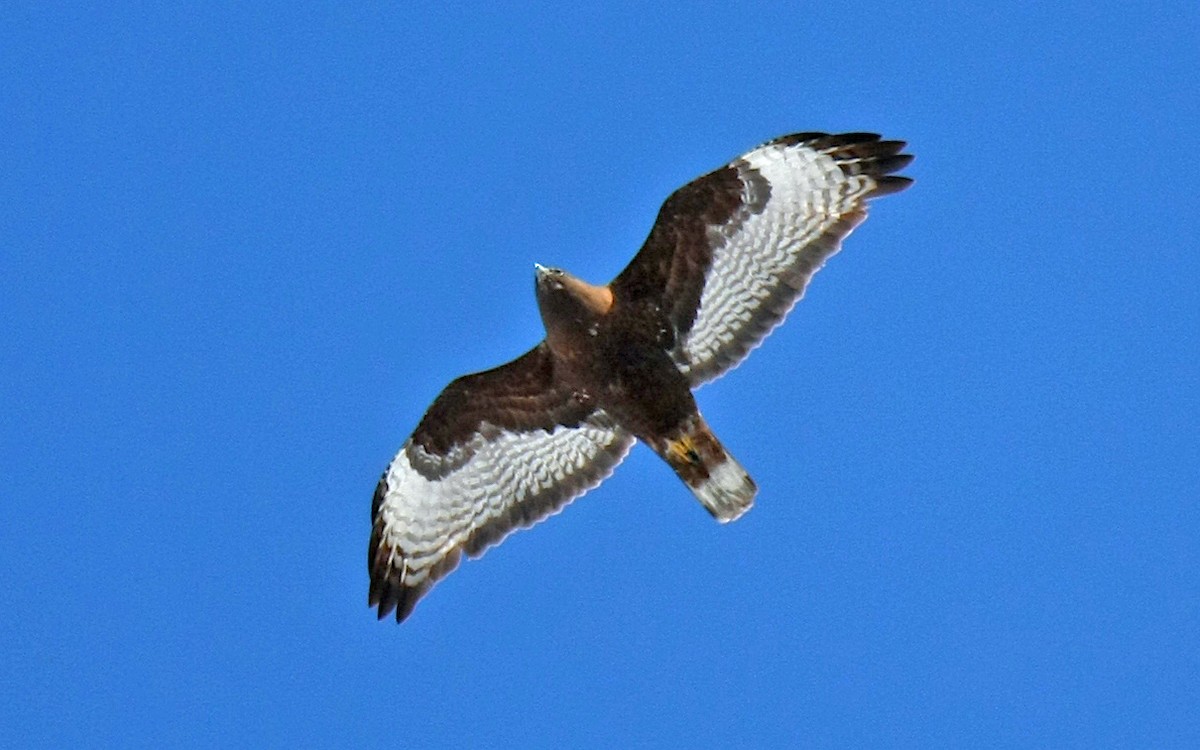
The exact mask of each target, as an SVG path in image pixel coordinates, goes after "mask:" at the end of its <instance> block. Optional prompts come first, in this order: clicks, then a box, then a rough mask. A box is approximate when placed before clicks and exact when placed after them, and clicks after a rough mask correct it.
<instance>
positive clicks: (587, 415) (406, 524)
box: [367, 343, 633, 622]
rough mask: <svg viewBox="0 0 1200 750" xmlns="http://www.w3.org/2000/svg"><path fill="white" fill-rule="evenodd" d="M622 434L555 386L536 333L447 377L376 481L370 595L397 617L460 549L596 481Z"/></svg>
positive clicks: (485, 541)
mask: <svg viewBox="0 0 1200 750" xmlns="http://www.w3.org/2000/svg"><path fill="white" fill-rule="evenodd" d="M632 444H633V437H632V436H630V435H629V434H628V433H626V432H625V431H624V430H621V429H620V428H618V427H617V426H616V425H615V424H614V423H613V422H612V421H611V420H610V419H609V418H608V416H607V415H606V414H605V413H604V412H602V411H595V410H593V409H592V408H591V407H590V406H586V405H584V404H582V403H580V402H579V401H577V400H576V399H574V398H573V397H572V395H571V393H570V392H569V391H567V390H565V389H563V388H561V387H559V385H558V384H557V382H556V380H555V378H554V372H553V365H552V362H551V359H550V356H549V354H548V352H547V351H546V347H545V344H544V343H543V344H540V345H538V346H537V347H536V348H534V349H532V350H530V351H529V352H527V353H526V354H525V355H524V356H522V357H520V358H519V359H516V360H514V361H512V362H510V363H508V364H507V365H504V366H502V367H498V368H496V369H494V370H489V371H487V372H481V373H476V374H474V375H467V376H465V377H462V378H459V379H458V380H455V381H454V382H453V383H451V384H450V385H449V386H447V387H446V389H445V390H443V391H442V393H441V395H439V396H438V397H437V399H436V400H435V401H434V403H433V405H432V406H431V407H430V408H429V411H428V412H426V414H425V417H424V418H423V419H422V420H421V423H420V424H419V425H418V426H417V429H416V431H415V432H414V433H413V435H412V437H411V438H409V439H408V441H407V442H406V443H405V444H404V447H403V448H401V449H400V452H399V453H398V454H397V455H396V458H395V459H393V460H392V463H391V465H390V466H388V469H387V471H386V472H384V474H383V478H382V479H380V480H379V486H378V487H377V488H376V490H375V500H374V502H373V503H372V504H371V519H372V524H373V525H372V530H371V544H370V547H369V549H368V552H367V567H368V570H369V571H370V574H371V588H370V594H369V603H370V606H373V607H374V606H378V607H379V617H380V619H383V618H384V617H386V616H387V615H388V613H390V612H391V611H392V610H395V612H396V621H397V622H399V621H401V620H403V619H404V618H405V617H407V616H408V615H409V613H411V612H412V609H413V607H414V606H415V605H416V603H417V600H418V599H420V597H421V596H422V595H423V594H424V593H425V592H426V591H428V590H429V588H430V587H431V586H432V585H433V584H434V583H436V582H437V581H438V580H439V579H440V578H442V577H443V576H445V575H446V574H447V573H449V572H450V571H452V570H454V568H455V567H456V566H457V565H458V562H459V559H460V558H461V556H462V553H463V552H466V553H467V554H468V555H470V556H472V557H475V556H478V555H480V554H482V553H483V551H484V550H486V549H487V548H488V547H490V546H492V545H494V544H498V543H499V542H500V541H501V540H502V539H503V538H504V537H505V536H507V535H508V533H509V532H511V531H513V530H514V529H516V528H521V527H527V526H531V525H533V524H534V523H536V522H537V521H540V520H541V519H543V518H545V517H546V516H548V515H550V514H552V513H554V512H555V511H557V510H558V509H560V508H561V507H562V506H563V505H565V504H566V503H567V502H569V501H570V500H572V499H573V498H575V497H577V496H579V495H581V494H583V493H584V492H586V491H587V490H589V489H591V488H592V487H595V486H596V485H597V484H599V483H600V482H601V481H603V480H604V479H605V478H606V477H607V476H608V475H609V474H611V473H612V470H613V469H614V468H615V467H616V465H617V464H618V463H620V462H621V459H623V458H624V457H625V454H626V453H628V451H629V448H630V446H631V445H632Z"/></svg>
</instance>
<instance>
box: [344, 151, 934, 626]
mask: <svg viewBox="0 0 1200 750" xmlns="http://www.w3.org/2000/svg"><path fill="white" fill-rule="evenodd" d="M903 146H904V144H903V143H901V142H899V141H881V140H879V137H878V136H876V135H872V134H864V133H849V134H844V135H833V136H831V135H827V134H824V133H801V134H796V135H792V136H785V137H783V138H778V139H776V140H774V141H771V142H769V143H767V144H764V145H763V146H760V147H759V148H757V149H755V150H753V151H751V152H749V153H748V154H746V155H745V156H743V157H741V158H739V159H737V160H735V161H734V162H732V163H731V164H729V165H727V166H726V167H723V168H722V169H719V170H717V171H715V172H712V173H710V174H708V175H705V176H704V177H701V178H699V179H697V180H695V181H693V182H691V183H689V184H688V185H685V186H684V187H683V188H680V189H679V190H678V191H676V192H675V193H674V194H673V195H672V196H671V197H670V198H668V199H667V201H666V203H664V204H663V207H662V210H661V211H660V212H659V216H658V219H657V220H656V222H655V224H654V227H653V229H652V230H651V232H650V236H649V237H648V238H647V240H646V243H645V245H643V247H642V249H641V251H640V252H639V253H638V254H637V256H636V257H635V258H634V259H633V261H632V262H631V263H630V264H629V266H628V267H626V269H625V270H624V271H622V272H621V273H620V274H619V275H618V276H617V277H616V278H615V279H614V280H613V281H612V282H611V283H610V284H608V285H606V286H595V285H592V284H588V283H587V282H584V281H582V280H580V279H578V278H576V277H574V276H572V275H571V274H569V273H566V272H565V271H561V270H558V269H548V268H543V267H541V266H537V267H536V295H537V301H538V307H539V309H540V311H541V315H542V320H543V322H544V324H545V327H546V337H545V339H544V340H543V341H542V342H541V343H539V344H538V345H537V346H535V347H534V348H533V349H531V350H530V351H528V352H526V353H525V354H524V355H522V356H521V357H519V358H518V359H516V360H514V361H512V362H510V363H508V364H506V365H503V366H501V367H498V368H495V369H492V370H488V371H485V372H480V373H475V374H473V375H467V376H464V377H461V378H459V379H457V380H455V381H454V382H452V383H451V384H450V385H449V386H447V387H446V389H445V390H443V392H442V393H441V395H439V396H438V398H437V399H436V400H435V401H434V403H433V405H432V406H430V408H429V410H428V411H427V412H426V414H425V416H424V418H423V419H422V420H421V422H420V423H419V424H418V426H417V428H416V430H415V431H414V432H413V435H412V437H411V438H409V440H408V442H406V443H405V445H404V447H403V448H401V450H400V453H399V454H397V456H396V458H395V459H394V460H393V461H392V464H391V465H390V466H389V467H388V470H387V471H386V472H385V473H384V475H383V478H382V479H381V480H380V482H379V486H378V487H377V489H376V492H375V499H374V502H373V503H372V508H371V516H372V522H373V528H372V533H371V543H370V547H369V550H368V568H369V571H370V575H371V588H370V596H369V601H370V604H371V605H372V606H378V608H379V616H380V617H381V618H382V617H384V616H386V615H387V614H388V613H389V612H391V611H392V610H395V612H396V619H397V620H398V621H399V620H403V619H404V618H405V617H407V616H408V614H409V613H410V612H411V611H412V608H413V606H415V604H416V602H417V600H418V599H419V598H420V597H421V596H422V595H423V594H424V593H425V592H426V591H427V590H428V589H429V587H430V586H432V585H433V583H435V582H436V581H437V580H438V579H440V578H441V577H443V576H444V575H445V574H446V573H448V572H449V571H450V570H452V569H453V568H454V567H455V566H456V565H457V564H458V561H459V558H460V556H461V554H462V552H464V551H465V552H466V553H467V554H468V555H477V554H480V553H482V551H483V550H484V549H486V548H487V547H488V546H490V545H492V544H495V543H497V542H498V541H499V540H500V539H502V538H503V537H504V536H505V535H506V534H507V533H509V532H510V531H512V530H513V529H514V528H518V527H521V526H528V525H530V524H532V523H534V522H536V521H538V520H540V519H541V518H544V517H545V516H546V515H548V514H550V513H553V512H554V511H556V510H557V509H559V508H561V507H562V505H564V504H565V503H566V502H568V501H570V500H571V499H572V498H574V497H576V496H578V495H579V494H582V493H583V492H585V491H587V490H588V489H590V488H591V487H594V486H595V485H596V484H598V483H599V482H600V481H602V480H603V479H604V478H605V477H606V476H608V474H609V473H611V471H612V470H613V468H614V467H615V466H616V465H617V464H618V463H619V462H620V461H621V459H622V458H624V456H625V454H626V452H628V450H629V448H630V446H631V445H632V444H633V443H634V442H635V441H636V440H641V441H643V442H645V443H646V444H647V445H648V446H649V447H650V448H652V449H653V450H654V451H655V452H656V453H657V454H658V455H659V456H660V457H662V458H663V460H665V461H666V462H667V464H668V465H669V466H670V467H671V468H672V469H673V470H674V471H675V473H676V474H677V475H678V476H679V477H680V479H681V480H683V482H684V483H685V484H686V485H687V487H688V488H689V489H690V490H691V491H692V493H693V494H694V495H695V496H696V497H697V499H699V500H700V502H701V504H702V505H703V506H704V507H705V508H706V509H707V510H708V511H709V512H710V513H711V514H712V515H713V516H714V517H715V518H717V520H719V521H722V522H724V521H731V520H733V519H736V518H737V517H739V516H740V515H741V514H742V513H744V512H745V511H746V510H748V509H749V508H750V505H751V503H752V502H753V499H754V495H755V492H756V487H755V485H754V482H753V481H752V480H751V479H750V477H749V475H748V474H747V473H746V471H745V470H744V469H743V468H742V466H741V465H740V464H739V463H738V462H737V461H736V460H734V459H733V458H732V457H731V456H730V455H729V453H728V452H727V451H726V450H725V448H724V447H723V446H722V445H721V443H720V442H719V441H718V440H717V438H716V437H715V436H714V435H713V433H712V431H711V429H709V427H708V425H707V423H706V422H705V421H704V418H703V417H702V416H701V414H700V412H699V410H698V409H697V406H696V401H695V399H694V397H693V395H692V390H693V389H694V388H695V387H696V386H698V385H700V384H702V383H704V382H706V381H708V380H711V379H712V378H714V377H717V376H719V375H720V374H722V373H723V372H725V371H726V370H728V369H729V368H731V367H733V366H735V365H736V364H737V363H738V362H740V361H741V360H742V359H743V358H744V357H745V356H746V354H747V353H748V352H749V351H750V349H752V348H753V347H755V346H757V345H758V344H759V343H760V342H761V340H762V339H763V338H764V337H765V336H766V335H767V334H768V333H769V332H770V331H771V329H772V328H774V327H775V326H776V325H778V324H779V323H780V322H782V320H783V318H784V316H785V315H786V314H787V312H788V311H789V310H790V309H791V307H792V305H793V304H794V303H795V301H796V300H797V299H799V298H800V296H801V295H802V294H803V291H804V289H805V287H806V286H807V284H808V282H809V280H810V279H811V278H812V275H813V274H814V273H816V271H817V270H819V269H820V267H821V266H822V265H823V263H824V262H825V260H826V259H828V257H829V256H831V255H833V254H834V253H835V252H837V250H838V249H839V248H840V245H841V240H842V239H843V238H844V237H845V236H846V235H847V234H849V232H850V231H851V230H852V229H853V228H854V227H855V226H856V225H857V224H858V223H859V222H861V221H862V220H863V219H864V218H865V217H866V200H867V199H869V198H872V197H875V196H878V195H884V194H887V193H892V192H897V191H899V190H902V189H904V188H905V187H907V186H908V185H909V184H910V182H911V181H910V180H908V178H905V177H897V176H892V174H891V173H892V172H894V171H897V170H899V169H901V168H902V167H903V166H904V165H906V164H907V163H908V162H909V161H910V160H911V158H912V157H910V156H908V155H906V154H901V153H900V151H901V149H902V148H903Z"/></svg>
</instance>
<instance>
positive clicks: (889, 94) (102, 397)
mask: <svg viewBox="0 0 1200 750" xmlns="http://www.w3.org/2000/svg"><path fill="white" fill-rule="evenodd" d="M175 5H176V4H159V3H153V4H135V3H130V4H121V6H122V9H120V10H117V9H111V8H109V7H108V6H107V5H106V4H100V6H99V7H102V8H104V9H103V10H97V9H96V7H83V5H82V4H80V5H78V6H75V5H74V4H70V3H63V4H46V3H37V4H27V3H17V4H13V3H9V4H6V5H5V8H4V9H3V10H0V97H2V100H0V105H2V106H0V252H2V256H0V262H2V266H0V312H2V318H0V320H2V323H3V325H2V328H0V332H2V338H3V340H2V343H0V352H2V359H0V398H2V399H3V401H2V403H3V413H2V415H0V441H2V442H0V476H3V489H2V490H0V585H2V587H3V588H2V590H3V602H4V609H5V613H4V614H5V616H4V617H3V618H0V745H3V746H5V747H24V746H50V747H72V746H93V747H137V746H154V747H161V746H171V747H173V746H220V747H244V746H263V747H267V746H271V747H283V746H297V747H367V746H387V747H448V746H461V747H597V748H612V747H625V746H644V747H682V748H702V747H839V748H845V747H921V748H924V747H1035V748H1046V747H1089V748H1095V747H1132V748H1146V747H1156V748H1165V747H1197V746H1200V711H1197V706H1198V705H1200V637H1198V634H1200V554H1198V552H1197V550H1198V548H1200V508H1198V504H1200V502H1198V501H1200V336H1198V334H1200V295H1198V293H1197V283H1198V282H1197V279H1198V278H1200V246H1198V242H1197V235H1198V232H1197V221H1196V216H1197V210H1198V209H1200V199H1198V193H1200V191H1198V190H1197V187H1196V183H1197V180H1196V177H1195V172H1196V162H1197V154H1200V112H1198V107H1200V85H1198V84H1200V53H1198V48H1197V45H1198V44H1200V42H1198V41H1197V40H1200V22H1198V19H1200V10H1197V8H1198V6H1197V4H1196V3H1195V2H1164V3H1156V4H1142V5H1138V4H1126V3H1104V2H1101V3H1092V2H1088V3H1082V2H1081V3H1033V4H1000V5H996V4H974V3H922V2H916V3H913V2H903V3H899V2H898V3H894V4H873V3H865V4H864V3H851V4H838V3H752V2H747V3H738V4H729V5H727V6H726V7H724V8H715V7H713V6H711V5H709V6H707V7H706V8H705V9H696V8H690V9H686V10H685V9H682V8H681V7H675V6H666V5H664V6H658V7H654V6H650V7H647V5H646V4H645V3H613V4H608V5H607V6H606V9H604V10H600V9H597V8H592V9H584V10H578V9H576V10H565V9H564V8H563V4H561V3H544V4H540V5H539V4H531V5H527V6H524V7H520V8H508V9H505V10H483V9H481V7H479V6H482V4H479V6H475V7H471V8H466V9H439V10H429V9H427V6H425V5H416V6H412V5H409V6H407V7H405V8H400V9H398V8H396V7H394V5H393V4H387V3H369V4H350V3H326V4H305V5H304V6H303V7H298V6H297V5H296V4H294V3H277V4H268V3H259V4H242V3H201V4H179V5H180V7H174V6H175ZM395 5H399V4H395ZM797 130H831V131H838V130H871V131H877V132H880V133H882V134H884V135H885V136H886V137H888V138H898V139H904V140H907V141H909V142H910V150H911V152H912V153H914V154H916V156H917V159H916V161H915V162H914V163H913V165H912V166H911V167H910V168H909V169H908V170H907V171H906V173H907V174H909V175H910V176H912V177H914V178H915V179H916V184H915V186H914V187H913V188H912V189H910V190H909V191H907V192H905V193H902V194H900V195H897V196H892V197H888V198H885V199H883V200H881V201H879V202H878V203H876V204H875V205H874V210H873V212H872V216H871V218H870V220H869V221H868V222H867V223H866V224H864V225H863V226H862V227H861V228H860V229H859V230H858V231H857V232H855V234H854V235H853V236H852V237H851V238H850V240H849V241H848V243H847V246H846V249H845V251H844V252H843V253H842V254H841V255H839V256H837V257H836V258H834V259H833V261H832V262H831V263H830V264H829V266H828V267H827V268H826V269H825V270H824V271H823V272H822V273H821V274H819V275H818V276H817V278H816V280H815V281H814V283H813V285H812V287H811V288H810V290H809V295H808V297H807V298H806V299H805V300H804V301H803V302H802V303H801V304H800V305H799V306H798V307H797V308H796V309H795V310H794V311H793V313H792V316H791V317H790V318H789V320H788V323H787V324H786V325H785V326H784V327H783V328H781V329H779V330H778V331H776V332H775V334H774V335H773V336H772V337H771V338H770V339H768V341H767V342H766V344H765V346H763V348H761V349H759V350H758V351H756V352H755V353H754V354H753V355H752V356H751V357H750V358H749V360H748V361H747V362H746V363H745V364H743V365H742V366H741V367H740V368H739V369H737V370H736V371H734V372H733V373H731V374H729V375H727V376H726V377H725V378H723V379H721V380H719V381H717V382H716V383H715V384H712V385H709V386H706V387H705V388H703V389H702V390H700V391H699V393H698V399H699V402H700V406H701V408H702V409H703V410H704V412H705V414H706V416H707V418H708V420H709V422H710V423H711V424H712V426H713V428H714V430H715V431H716V433H717V434H718V435H719V436H720V437H721V439H722V440H723V442H724V443H725V444H726V445H727V446H728V447H729V449H730V450H731V452H733V453H734V455H736V456H737V457H738V458H739V460H740V461H741V462H742V463H743V464H744V465H745V466H746V467H747V468H748V469H749V470H750V472H751V473H752V474H753V476H754V478H755V479H756V481H757V483H758V485H759V487H760V493H759V496H758V502H757V505H756V507H755V508H754V510H753V511H752V512H751V513H749V514H748V515H747V516H746V517H745V518H743V519H741V520H740V521H738V522H737V523H735V524H731V525H729V526H719V525H717V524H716V523H714V522H713V521H712V520H711V519H710V518H709V517H708V515H707V514H706V513H705V512H704V511H703V510H702V509H701V508H700V506H699V505H698V504H697V503H696V502H695V500H694V499H693V498H692V497H691V495H690V494H689V493H688V492H687V491H686V489H685V488H684V487H683V486H682V485H681V484H680V483H679V482H678V481H677V480H676V478H675V477H674V475H673V474H672V473H671V472H670V470H669V469H667V467H666V466H665V465H664V464H662V463H661V462H660V461H659V460H658V459H657V458H656V457H655V456H653V455H652V454H651V453H650V452H649V451H648V450H647V449H645V447H644V446H639V447H638V448H636V449H635V450H634V452H633V453H632V455H631V456H630V458H629V459H628V460H627V461H626V463H625V464H623V465H622V466H621V467H620V468H619V469H618V471H617V472H616V474H615V475H614V476H613V478H612V479H611V480H609V481H608V482H607V483H605V484H604V485H603V486H602V487H600V488H599V489H597V490H595V491H593V492H592V493H590V494H588V495H587V496H585V497H583V498H581V499H580V500H578V501H576V502H575V503H574V504H572V505H571V506H569V507H568V508H567V509H566V510H565V511H564V512H563V513H562V514H561V515H559V516H557V517H555V518H553V519H551V520H550V521H548V522H546V523H544V524H542V525H540V526H538V527H537V528H536V529H535V530H533V531H526V532H521V533H518V534H516V535H514V536H512V537H510V538H509V539H508V540H507V541H506V542H505V543H504V544H503V545H502V546H500V547H498V548H495V549H493V550H491V551H490V552H489V553H488V554H487V555H485V556H484V557H482V558H481V559H479V560H475V561H471V562H467V563H464V565H463V566H462V567H460V568H459V570H458V571H457V572H456V573H454V574H453V575H451V576H450V577H449V578H447V579H446V580H445V581H443V582H442V583H441V584H440V585H439V586H438V587H437V588H436V589H435V590H434V591H433V592H432V593H431V594H430V595H429V596H428V597H427V598H426V599H424V600H423V601H422V602H421V604H420V605H419V606H418V608H417V610H416V612H415V613H414V615H413V617H412V618H411V619H410V620H409V621H407V622H406V623H404V624H403V625H401V626H397V625H396V624H395V623H394V622H391V621H386V622H382V623H380V622H377V621H376V620H375V617H374V615H373V613H372V612H371V611H370V610H368V609H367V606H366V590H367V573H366V567H365V558H366V545H367V537H368V532H369V518H368V516H369V508H370V500H371V493H372V490H373V488H374V485H375V482H376V480H377V479H378V477H379V473H380V471H381V470H382V469H383V467H384V466H385V464H386V463H387V462H388V461H389V460H390V458H391V456H392V455H393V453H394V452H395V450H396V449H397V448H398V447H399V445H400V444H401V442H402V441H403V440H404V439H405V437H406V436H407V435H408V434H409V432H410V431H411V430H412V428H413V427H414V426H415V424H416V422H417V420H418V419H419V418H420V417H421V414H422V413H423V411H424V409H425V408H426V407H427V406H428V404H429V403H430V401H431V400H432V399H433V398H434V396H435V395H436V394H437V393H438V391H439V390H440V389H441V387H442V386H443V385H445V384H446V383H447V382H448V381H449V380H450V379H452V378H453V377H455V376H457V375H459V374H462V373H465V372H469V371H472V370H479V369H483V368H486V367H490V366H493V365H496V364H499V363H501V362H504V361H506V360H508V359H510V358H512V357H513V356H515V355H517V354H519V353H521V352H523V351H525V350H526V349H527V348H528V347H529V346H531V345H532V344H533V343H534V342H535V341H537V340H538V339H539V338H540V337H541V335H542V328H541V322H540V319H539V317H538V314H537V309H536V305H535V302H534V297H533V263H534V262H535V261H537V262H541V263H545V264H548V265H556V266H562V267H565V268H568V269H570V270H571V271H573V272H574V273H576V274H578V275H580V276H582V277H584V278H586V279H589V280H591V281H594V282H603V281H605V280H607V279H608V278H610V277H611V276H612V275H614V274H615V273H616V272H617V271H619V270H620V269H621V268H622V267H623V266H624V264H625V263H626V262H627V261H628V259H629V258H630V257H632V255H633V253H634V252H635V251H636V249H637V248H638V246H639V245H640V243H641V241H642V239H643V238H644V237H645V234H646V232H647V230H648V229H649V227H650V224H651V222H652V220H653V218H654V215H655V212H656V211H657V209H658V206H659V204H660V203H661V201H662V200H663V199H664V198H665V197H666V196H667V195H668V194H669V193H670V192H671V191H672V190H673V189H675V188H676V187H678V186H679V185H682V184H683V183H685V182H686V181H688V180H690V179H691V178H693V177H696V176H698V175H699V174H701V173H703V172H706V171H708V170H710V169H713V168H715V167H717V166H720V165H721V164H723V163H725V162H726V161H727V160H729V159H730V158H732V157H734V156H736V155H738V154H740V153H742V152H743V151H745V150H748V149H749V148H752V147H753V146H755V145H756V144H758V143H759V142H761V141H763V140H766V139H768V138H771V137H774V136H777V135H780V134H783V133H787V132H790V131H797Z"/></svg>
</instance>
